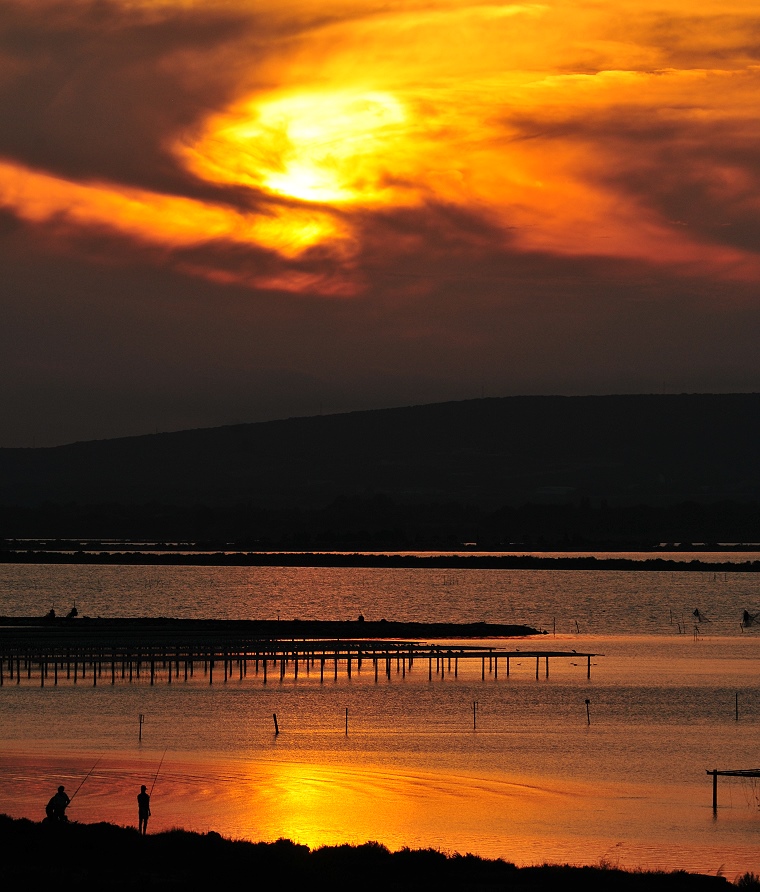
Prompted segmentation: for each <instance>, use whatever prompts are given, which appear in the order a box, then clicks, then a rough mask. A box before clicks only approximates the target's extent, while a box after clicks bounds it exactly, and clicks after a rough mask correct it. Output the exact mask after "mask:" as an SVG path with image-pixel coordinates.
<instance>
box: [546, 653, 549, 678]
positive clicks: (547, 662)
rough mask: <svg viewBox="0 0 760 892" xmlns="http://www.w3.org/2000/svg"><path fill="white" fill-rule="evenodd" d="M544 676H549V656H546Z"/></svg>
mask: <svg viewBox="0 0 760 892" xmlns="http://www.w3.org/2000/svg"><path fill="white" fill-rule="evenodd" d="M546 677H547V678H548V677H549V657H546Z"/></svg>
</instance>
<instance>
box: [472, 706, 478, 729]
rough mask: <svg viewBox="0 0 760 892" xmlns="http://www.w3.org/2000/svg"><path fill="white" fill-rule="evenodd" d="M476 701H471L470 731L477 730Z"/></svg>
mask: <svg viewBox="0 0 760 892" xmlns="http://www.w3.org/2000/svg"><path fill="white" fill-rule="evenodd" d="M477 715H478V701H477V700H473V701H472V730H473V731H476V730H477Z"/></svg>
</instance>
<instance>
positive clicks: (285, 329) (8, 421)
mask: <svg viewBox="0 0 760 892" xmlns="http://www.w3.org/2000/svg"><path fill="white" fill-rule="evenodd" d="M377 226H378V221H377V220H374V221H373V222H372V227H371V228H372V231H373V232H374V233H375V234H376V241H371V240H368V243H367V246H366V248H365V250H364V251H363V252H362V253H361V254H360V255H359V256H358V257H357V258H356V259H355V261H354V263H355V265H356V267H357V269H356V272H357V274H358V275H361V276H362V277H363V282H364V285H365V290H364V292H363V293H362V295H361V296H360V297H358V298H354V299H332V300H314V298H313V296H299V295H295V294H289V293H287V292H282V291H276V290H269V291H267V290H261V289H258V290H257V289H251V288H248V287H242V286H236V285H226V286H222V285H217V284H214V283H213V282H209V281H207V280H204V279H203V278H199V277H197V276H189V275H183V274H182V273H180V272H177V271H172V270H171V269H168V268H166V267H163V268H161V267H157V266H156V264H155V263H153V262H149V261H150V258H148V257H146V258H142V259H141V258H140V257H139V255H136V254H131V255H124V257H123V260H124V262H123V264H121V265H119V260H118V257H117V256H116V254H117V253H118V243H116V242H115V243H114V244H113V245H112V248H113V252H112V258H111V264H110V265H109V264H107V263H93V262H92V260H91V259H90V258H83V257H82V256H72V255H71V254H70V253H69V252H61V253H59V254H53V253H51V252H50V249H49V244H48V243H47V242H46V241H44V240H43V241H41V242H39V243H35V242H34V240H33V239H32V238H30V237H29V234H28V233H25V232H24V231H23V228H21V229H19V228H18V227H17V226H16V225H15V224H13V223H10V224H9V225H8V226H6V227H5V234H4V236H3V237H2V239H0V263H2V266H3V270H4V287H3V289H2V293H1V305H0V314H2V317H3V320H4V324H3V326H2V330H1V331H0V382H1V383H0V419H2V425H3V427H4V429H3V430H2V431H1V432H0V443H2V444H4V445H22V444H26V445H29V444H31V443H32V442H34V443H36V444H37V445H42V444H43V443H55V442H61V441H65V440H72V439H81V438H89V437H111V436H117V435H123V434H129V433H141V432H146V431H151V430H154V429H156V428H159V429H162V430H163V429H179V428H187V427H197V426H209V425H215V424H223V423H231V422H235V421H252V420H257V419H264V418H272V417H282V416H287V415H295V414H317V413H319V412H320V411H322V412H331V411H345V410H351V409H358V408H368V407H373V406H389V405H399V404H410V403H424V402H430V401H436V400H444V399H463V398H470V397H478V396H480V395H481V393H485V394H486V395H489V396H497V395H506V394H515V393H527V392H562V393H587V392H597V393H598V392H609V391H615V392H632V391H634V392H635V391H646V392H651V391H655V392H660V391H662V390H667V391H673V390H675V391H681V390H714V389H719V390H720V389H757V387H759V386H760V380H758V379H759V378H760V370H758V369H757V363H756V361H755V353H756V343H757V338H758V335H760V330H758V329H759V328H760V323H759V322H758V319H757V317H756V314H755V313H754V312H752V311H751V310H750V309H748V306H750V304H751V299H752V296H753V289H752V288H751V287H750V286H744V285H741V284H738V285H735V286H732V290H733V293H734V297H735V298H736V299H735V300H734V301H733V303H732V305H731V306H722V307H721V308H720V311H718V310H717V309H716V306H717V304H718V303H719V302H720V300H721V292H720V289H719V287H717V286H716V285H715V284H714V283H711V282H710V281H706V280H704V279H698V278H691V279H684V278H683V277H681V276H678V277H676V276H675V275H671V274H668V273H667V272H663V271H662V270H661V269H658V268H655V267H652V266H649V265H646V264H642V263H639V262H632V261H628V262H620V261H617V260H614V259H603V258H558V257H554V256H551V255H547V254H538V253H533V254H530V253H528V254H526V253H524V252H517V251H516V250H514V249H513V248H512V247H510V246H509V244H502V246H501V247H498V246H496V245H495V243H494V240H493V238H491V237H490V236H489V232H488V229H487V227H486V226H485V224H483V222H482V221H479V220H478V219H477V218H474V219H472V220H467V219H464V218H463V217H462V215H461V214H458V213H453V212H452V211H451V210H450V209H448V208H445V207H442V208H435V207H429V208H424V209H419V210H416V211H415V210H408V209H407V210H405V211H404V212H403V213H401V212H400V213H398V214H396V215H394V214H390V213H387V214H385V215H384V218H383V220H382V221H381V228H383V227H384V228H386V229H387V230H388V231H389V232H392V233H394V234H396V235H399V234H401V235H405V234H410V235H411V238H410V239H409V240H406V239H404V238H394V239H389V238H384V237H383V236H382V234H381V233H379V231H378V228H377ZM421 233H423V235H421ZM491 235H493V233H491ZM101 247H102V246H101ZM194 259H195V260H196V261H198V262H200V261H201V260H202V259H203V258H200V257H195V258H194ZM330 262H331V261H330V260H329V258H327V257H323V258H317V257H312V259H311V269H312V271H314V272H318V271H321V272H322V273H324V274H325V275H328V274H330V272H331V269H330ZM333 262H334V261H333ZM320 263H321V264H322V266H321V267H320ZM332 271H333V272H334V270H332Z"/></svg>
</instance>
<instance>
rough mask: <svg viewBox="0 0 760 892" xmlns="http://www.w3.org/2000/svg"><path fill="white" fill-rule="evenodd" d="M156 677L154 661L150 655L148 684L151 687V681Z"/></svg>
mask: <svg viewBox="0 0 760 892" xmlns="http://www.w3.org/2000/svg"><path fill="white" fill-rule="evenodd" d="M155 678H156V661H155V660H154V659H153V657H151V660H150V686H151V687H153V683H154V681H155Z"/></svg>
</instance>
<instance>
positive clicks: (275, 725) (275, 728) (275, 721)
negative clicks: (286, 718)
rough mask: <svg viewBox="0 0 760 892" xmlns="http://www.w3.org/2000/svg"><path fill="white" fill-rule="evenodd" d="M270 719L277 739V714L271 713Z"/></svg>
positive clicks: (278, 728) (278, 729)
mask: <svg viewBox="0 0 760 892" xmlns="http://www.w3.org/2000/svg"><path fill="white" fill-rule="evenodd" d="M272 718H273V719H274V736H275V737H277V735H278V734H279V733H280V726H279V725H278V724H277V713H276V712H273V713H272Z"/></svg>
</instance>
